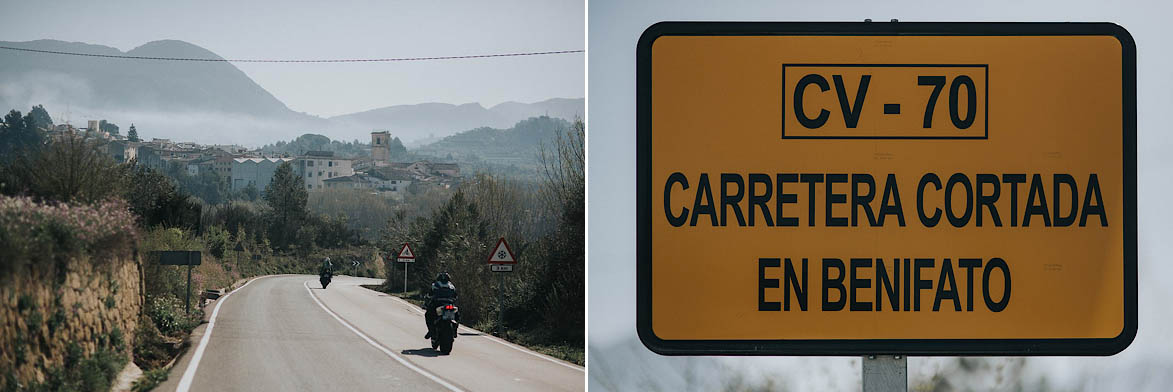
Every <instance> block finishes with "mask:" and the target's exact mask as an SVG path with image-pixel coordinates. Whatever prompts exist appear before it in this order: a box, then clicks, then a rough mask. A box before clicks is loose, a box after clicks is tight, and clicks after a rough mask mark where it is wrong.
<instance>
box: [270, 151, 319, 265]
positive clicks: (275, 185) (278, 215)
mask: <svg viewBox="0 0 1173 392" xmlns="http://www.w3.org/2000/svg"><path fill="white" fill-rule="evenodd" d="M264 198H265V202H267V203H268V204H269V207H272V208H273V221H272V222H273V226H272V227H271V230H270V231H271V233H270V238H272V239H273V240H274V242H276V243H277V244H281V245H289V243H290V242H291V241H292V240H293V238H294V236H295V235H296V233H297V231H298V230H299V229H300V227H301V225H302V224H303V223H304V222H305V218H306V216H307V215H309V213H308V212H307V211H306V202H307V201H308V200H309V192H306V190H305V183H304V182H303V181H302V179H301V176H298V175H296V174H293V165H290V164H289V162H283V163H281V165H279V166H277V170H276V171H275V172H273V179H272V180H271V181H270V182H269V185H267V186H265V194H264Z"/></svg>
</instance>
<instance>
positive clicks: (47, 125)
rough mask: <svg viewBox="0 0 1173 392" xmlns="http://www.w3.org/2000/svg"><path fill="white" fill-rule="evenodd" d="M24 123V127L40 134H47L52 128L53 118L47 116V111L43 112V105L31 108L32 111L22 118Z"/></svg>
mask: <svg viewBox="0 0 1173 392" xmlns="http://www.w3.org/2000/svg"><path fill="white" fill-rule="evenodd" d="M24 122H25V126H27V127H30V128H32V129H35V130H37V131H40V132H47V131H49V130H50V129H52V128H53V118H52V117H50V116H49V111H47V110H45V106H44V105H37V106H33V110H30V111H29V113H28V114H27V115H25V116H24Z"/></svg>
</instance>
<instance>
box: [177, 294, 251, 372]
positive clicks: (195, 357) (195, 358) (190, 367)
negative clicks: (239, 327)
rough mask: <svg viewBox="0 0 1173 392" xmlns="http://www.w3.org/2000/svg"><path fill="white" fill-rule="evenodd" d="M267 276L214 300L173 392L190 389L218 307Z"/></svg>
mask: <svg viewBox="0 0 1173 392" xmlns="http://www.w3.org/2000/svg"><path fill="white" fill-rule="evenodd" d="M267 277H268V276H260V277H256V278H253V279H252V280H250V281H248V282H245V283H244V284H243V285H241V286H240V287H237V288H236V290H232V291H230V292H228V294H225V295H224V296H223V297H221V298H220V299H218V300H216V307H215V308H212V316H211V317H209V318H208V328H207V329H205V330H204V336H203V337H201V338H200V345H199V346H198V347H196V350H195V354H192V356H191V362H190V363H188V364H187V370H184V371H183V378H180V379H179V385H178V386H176V387H175V392H187V391H188V389H191V383H192V381H194V380H195V373H196V368H198V367H199V366H200V359H201V358H203V357H204V349H206V348H208V340H209V339H211V338H212V327H215V326H216V314H218V313H220V305H223V304H224V302H225V301H227V300H228V297H231V296H232V294H236V292H238V291H240V290H241V289H244V287H245V286H248V285H249V284H252V282H256V281H257V280H258V279H262V278H267Z"/></svg>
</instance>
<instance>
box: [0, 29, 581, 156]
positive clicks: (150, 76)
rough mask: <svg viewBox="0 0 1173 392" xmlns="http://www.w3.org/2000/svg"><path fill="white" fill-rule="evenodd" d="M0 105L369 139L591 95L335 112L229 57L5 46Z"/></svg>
mask: <svg viewBox="0 0 1173 392" xmlns="http://www.w3.org/2000/svg"><path fill="white" fill-rule="evenodd" d="M0 45H2V46H8V47H16V48H28V49H36V50H49V51H60V52H75V53H92V54H99V55H113V56H140V57H181V58H200V59H220V58H221V57H220V56H218V55H216V54H215V53H213V52H212V51H209V50H207V49H204V48H202V47H200V46H197V45H193V44H190V43H187V42H184V41H177V40H162V41H152V42H148V43H146V44H144V45H142V46H139V47H137V48H134V49H132V50H130V51H127V52H122V51H120V50H118V49H116V48H112V47H108V46H102V45H93V44H87V43H80V42H64V41H56V40H37V41H28V42H4V41H0ZM0 80H3V83H0V109H3V110H4V111H6V110H8V109H16V110H20V111H22V112H23V111H28V110H29V108H31V107H32V106H33V105H39V104H43V105H45V107H46V108H47V109H48V110H49V113H50V114H52V115H53V117H54V120H55V121H56V122H58V123H61V122H64V121H70V122H71V123H73V124H75V125H78V124H81V125H82V126H84V124H85V121H86V120H100V119H106V120H108V121H110V122H113V123H115V124H119V125H120V126H121V127H122V128H123V129H125V128H127V127H129V125H130V124H131V123H134V124H135V127H136V128H137V129H138V131H139V133H140V134H141V135H142V136H143V137H144V138H147V139H150V138H156V137H157V138H170V139H175V140H184V141H195V142H200V143H209V144H211V143H218V144H229V143H236V144H245V145H252V146H259V145H262V144H266V143H271V142H274V141H277V140H286V139H289V138H290V137H292V136H294V135H299V134H302V133H307V132H309V133H320V134H324V135H327V136H329V137H331V138H333V139H340V140H354V139H359V140H362V141H368V140H369V138H370V136H369V135H370V132H371V131H372V130H376V129H378V130H388V131H391V133H392V135H393V136H397V137H400V138H401V139H402V140H403V141H404V142H407V143H409V144H411V143H412V142H415V144H420V142H421V141H423V139H428V138H431V139H438V138H442V137H445V136H448V135H452V134H454V133H456V132H459V131H464V130H468V129H473V128H477V127H483V126H489V127H497V128H507V127H510V126H512V125H513V124H515V123H517V122H518V121H521V120H524V119H526V118H529V117H534V116H540V115H544V114H549V115H550V116H552V117H561V118H566V119H573V118H574V116H576V115H577V116H580V117H581V116H582V115H583V113H584V107H585V100H584V99H582V98H579V99H550V100H546V101H542V102H536V103H532V104H526V103H516V102H506V103H502V104H499V105H496V106H493V107H492V108H489V109H486V108H485V107H483V106H481V105H480V104H477V103H468V104H463V105H452V104H446V103H425V104H419V105H400V106H390V107H385V108H380V109H374V110H368V111H364V112H359V113H353V114H347V115H341V116H336V117H332V118H329V119H326V118H321V117H316V116H312V115H309V114H306V113H300V112H295V111H293V110H290V109H289V107H287V106H286V105H285V104H284V103H283V102H281V100H279V99H277V98H276V97H274V96H273V95H272V94H270V93H269V92H268V91H267V90H265V89H264V88H263V87H261V86H260V85H258V84H257V83H256V82H254V81H253V80H252V79H251V78H249V77H248V75H246V74H245V73H244V72H242V71H240V69H238V68H236V66H234V65H233V64H232V63H228V62H189V61H163V60H125V59H112V58H102V57H80V56H62V55H56V54H43V53H31V52H23V51H13V50H0Z"/></svg>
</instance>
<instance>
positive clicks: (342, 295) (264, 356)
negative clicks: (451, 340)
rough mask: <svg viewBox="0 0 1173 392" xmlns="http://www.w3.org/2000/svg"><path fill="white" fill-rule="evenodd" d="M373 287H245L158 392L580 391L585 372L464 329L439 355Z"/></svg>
mask: <svg viewBox="0 0 1173 392" xmlns="http://www.w3.org/2000/svg"><path fill="white" fill-rule="evenodd" d="M377 283H380V281H379V280H376V279H367V278H352V277H346V276H339V277H335V279H334V281H333V283H331V284H330V286H329V288H328V289H325V290H323V289H321V287H320V285H319V283H318V279H317V276H312V275H283V276H273V277H264V278H260V279H257V280H254V281H252V282H249V284H247V285H246V286H244V287H242V288H240V289H237V290H236V291H234V292H233V293H232V294H231V295H229V296H228V297H226V298H224V299H221V300H219V301H218V302H221V303H212V304H210V305H208V307H207V308H205V312H207V313H209V314H213V313H215V315H214V316H210V317H214V318H213V319H211V321H212V322H211V323H206V324H204V325H202V326H200V327H199V328H197V329H196V330H195V331H194V332H193V333H192V348H191V349H189V350H188V352H187V353H186V354H184V356H183V357H181V358H180V359H179V360H178V361H177V362H176V364H175V366H174V367H173V368H172V370H171V373H170V375H169V376H168V379H167V381H166V382H164V383H163V384H161V385H159V387H158V388H156V389H155V390H157V391H173V390H178V391H185V390H191V391H276V390H280V391H323V390H332V391H333V390H339V391H341V390H345V391H374V390H381V391H386V390H402V391H453V390H456V391H581V390H583V389H584V388H585V385H584V380H585V378H584V371H583V368H582V367H580V366H577V365H573V364H570V363H567V362H564V361H560V360H557V359H553V358H551V357H548V356H545V355H541V354H538V353H535V352H532V351H529V350H526V349H524V348H521V347H519V346H516V345H513V344H510V343H507V342H504V341H502V340H499V339H497V338H495V337H492V336H488V335H486V334H482V333H480V332H479V331H475V330H472V329H467V328H464V327H462V328H461V330H460V337H459V338H458V339H457V340H456V343H455V344H454V346H453V349H452V353H451V355H439V353H437V352H436V351H434V350H432V348H431V346H430V345H429V342H428V341H427V340H424V339H423V335H424V332H427V329H426V327H425V326H424V323H423V314H422V313H421V312H422V310H421V309H419V307H417V306H414V305H411V304H409V303H407V302H404V301H402V300H399V299H398V298H395V297H392V296H388V295H386V294H382V293H378V292H375V291H371V290H367V289H365V288H362V287H359V286H358V285H359V284H377ZM217 307H218V308H219V309H218V310H217ZM209 327H211V330H212V332H211V334H210V335H208V332H207V331H208V329H209ZM201 341H203V344H202V345H203V346H204V347H203V349H202V350H201V349H200V346H201ZM194 358H198V361H195V360H193V359H194ZM193 363H195V364H196V365H195V366H194V368H193ZM185 375H186V378H185ZM188 388H189V389H188Z"/></svg>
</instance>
